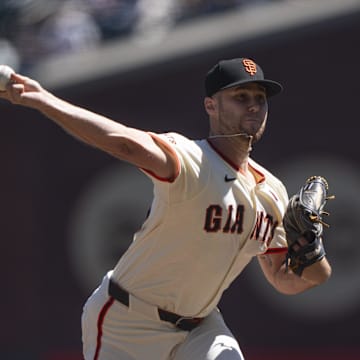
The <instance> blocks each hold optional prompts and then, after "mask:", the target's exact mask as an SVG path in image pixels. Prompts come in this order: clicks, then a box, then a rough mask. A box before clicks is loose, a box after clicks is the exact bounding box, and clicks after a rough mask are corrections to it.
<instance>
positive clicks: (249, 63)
mask: <svg viewBox="0 0 360 360" xmlns="http://www.w3.org/2000/svg"><path fill="white" fill-rule="evenodd" d="M253 82H255V83H258V84H261V85H262V86H264V88H265V89H266V95H267V97H270V96H273V95H276V94H279V93H280V92H281V91H282V90H283V87H282V85H281V84H279V83H278V82H276V81H273V80H268V79H264V73H263V71H262V69H261V67H260V66H259V65H258V64H256V63H255V62H254V61H253V60H251V59H248V58H236V59H230V60H221V61H219V62H218V63H217V64H216V65H215V66H214V67H213V68H211V69H210V71H209V72H208V73H207V75H206V78H205V92H206V96H212V95H214V94H215V93H216V92H218V91H220V90H223V89H227V88H230V87H233V86H238V85H242V84H248V83H253Z"/></svg>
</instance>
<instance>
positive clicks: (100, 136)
mask: <svg viewBox="0 0 360 360" xmlns="http://www.w3.org/2000/svg"><path fill="white" fill-rule="evenodd" d="M36 109H37V110H38V111H40V112H41V113H43V114H44V115H45V116H46V117H47V118H49V119H51V120H52V121H54V122H55V123H56V124H58V125H59V126H60V127H62V128H63V129H64V130H65V131H66V132H68V133H69V134H71V135H72V136H74V137H76V138H78V139H79V140H81V141H83V142H85V143H87V144H89V145H91V146H95V147H98V148H100V149H102V150H104V151H108V152H112V153H114V152H117V151H119V152H120V151H124V149H121V145H122V144H124V143H125V141H124V142H123V143H122V142H121V141H120V138H121V137H123V138H124V139H125V138H126V136H127V134H128V132H129V129H128V128H127V127H126V126H124V125H122V124H120V123H117V122H115V121H113V120H110V119H108V118H106V117H104V116H101V115H99V114H96V113H93V112H91V111H88V110H86V109H83V108H80V107H78V106H75V105H72V104H70V103H68V102H66V101H63V100H61V99H59V98H57V97H55V96H53V95H52V94H50V93H48V92H46V93H45V94H44V96H43V101H41V102H39V103H37V104H36ZM115 140H117V141H115ZM123 146H124V147H125V145H123Z"/></svg>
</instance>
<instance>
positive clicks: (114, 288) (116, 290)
mask: <svg viewBox="0 0 360 360" xmlns="http://www.w3.org/2000/svg"><path fill="white" fill-rule="evenodd" d="M108 292H109V295H110V296H111V297H113V298H114V299H115V300H117V301H119V302H121V303H122V304H123V305H126V306H129V303H130V294H129V293H128V292H127V291H126V290H124V289H123V288H121V287H120V286H119V285H118V284H117V283H116V282H115V281H113V280H112V279H110V281H109V289H108ZM157 310H158V313H159V317H160V319H161V320H163V321H167V322H170V323H172V324H174V325H175V326H176V327H178V328H179V329H181V330H185V331H191V330H193V329H195V328H196V327H197V326H198V325H199V324H200V323H201V322H202V321H203V319H204V318H198V317H194V318H188V317H184V316H180V315H177V314H174V313H172V312H170V311H166V310H162V309H159V308H158V309H157Z"/></svg>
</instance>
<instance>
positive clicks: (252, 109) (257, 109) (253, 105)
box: [248, 100, 260, 112]
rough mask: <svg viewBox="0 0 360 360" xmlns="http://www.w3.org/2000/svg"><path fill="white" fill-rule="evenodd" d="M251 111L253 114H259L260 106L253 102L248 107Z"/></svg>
mask: <svg viewBox="0 0 360 360" xmlns="http://www.w3.org/2000/svg"><path fill="white" fill-rule="evenodd" d="M248 109H249V111H251V112H257V111H259V110H260V104H259V102H258V101H256V100H252V101H251V102H250V104H249V106H248Z"/></svg>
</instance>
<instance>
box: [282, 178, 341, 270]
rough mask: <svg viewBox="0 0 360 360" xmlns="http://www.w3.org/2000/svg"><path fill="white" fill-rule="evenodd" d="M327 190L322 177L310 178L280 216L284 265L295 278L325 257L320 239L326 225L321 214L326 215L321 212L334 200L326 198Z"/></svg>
mask: <svg viewBox="0 0 360 360" xmlns="http://www.w3.org/2000/svg"><path fill="white" fill-rule="evenodd" d="M328 190H329V186H328V183H327V181H326V180H325V179H324V178H323V177H321V176H312V177H310V178H309V179H307V180H306V183H305V184H304V185H303V186H302V187H301V188H300V191H299V192H298V193H297V194H295V195H294V196H292V197H291V198H290V200H289V204H288V206H287V210H286V212H285V215H284V217H283V226H284V229H285V232H286V240H287V243H288V253H287V259H286V266H287V267H289V268H290V269H291V270H292V271H293V272H294V273H295V274H296V275H298V276H301V274H302V272H303V270H304V269H305V268H306V267H308V266H310V265H312V264H314V263H315V262H317V261H320V260H321V259H322V258H323V257H324V256H325V249H324V246H323V243H322V239H321V237H322V234H323V226H326V227H329V225H328V224H326V223H325V222H324V221H323V215H329V213H327V212H325V211H324V210H323V209H324V206H325V205H326V202H327V200H330V199H333V198H334V196H328Z"/></svg>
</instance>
